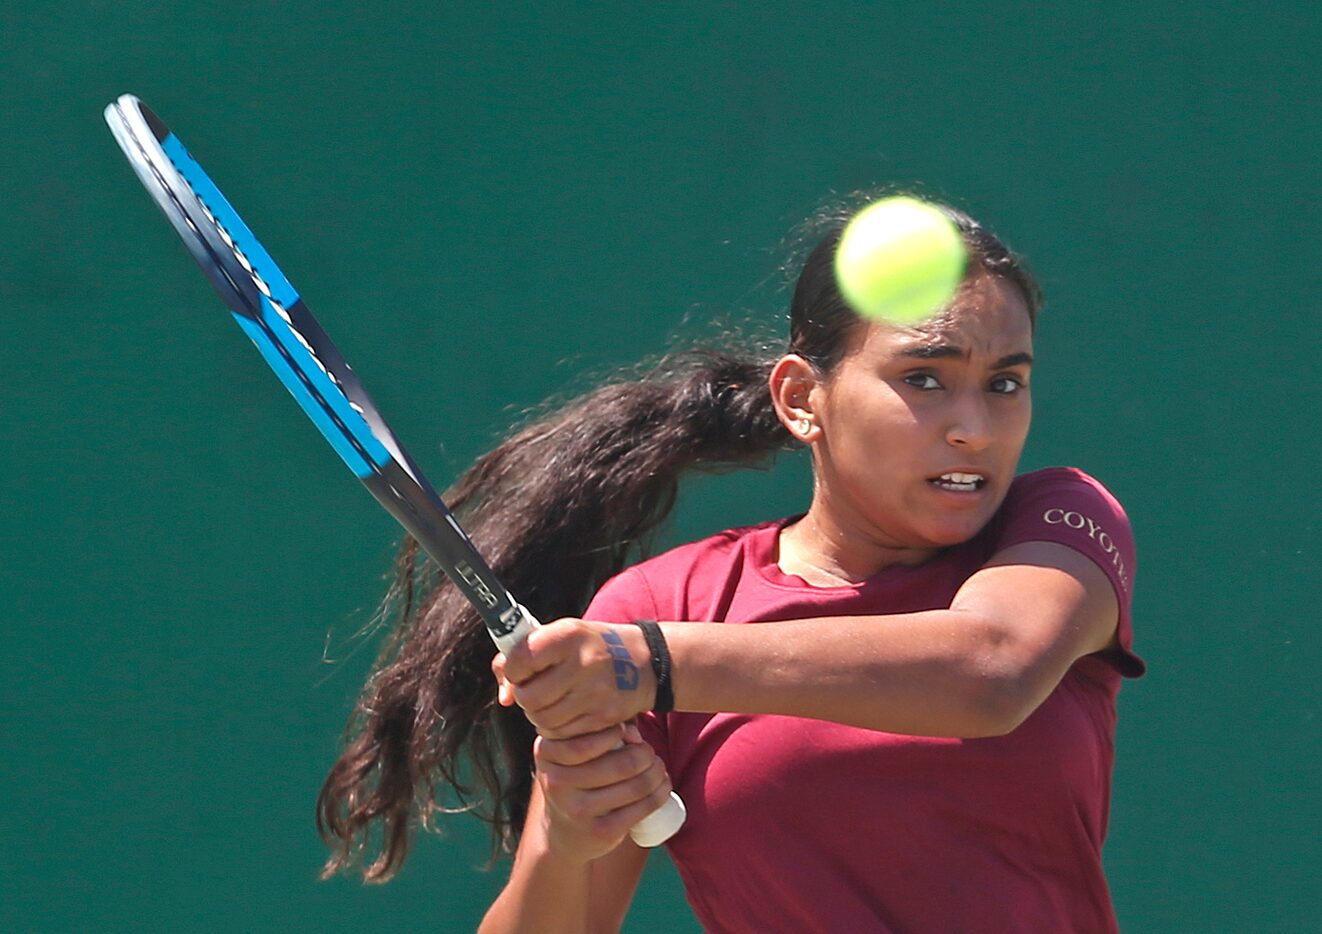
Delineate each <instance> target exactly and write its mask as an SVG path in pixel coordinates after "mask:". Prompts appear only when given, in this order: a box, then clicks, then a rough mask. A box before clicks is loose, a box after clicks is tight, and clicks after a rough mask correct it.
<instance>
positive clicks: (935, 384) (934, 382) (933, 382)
mask: <svg viewBox="0 0 1322 934" xmlns="http://www.w3.org/2000/svg"><path fill="white" fill-rule="evenodd" d="M904 381H905V382H906V383H908V384H909V385H910V386H912V387H913V388H915V389H924V390H931V389H940V388H941V382H940V381H939V380H938V379H937V378H936V377H935V376H933V375H932V374H931V373H910V374H909V375H908V376H906V377H905V378H904Z"/></svg>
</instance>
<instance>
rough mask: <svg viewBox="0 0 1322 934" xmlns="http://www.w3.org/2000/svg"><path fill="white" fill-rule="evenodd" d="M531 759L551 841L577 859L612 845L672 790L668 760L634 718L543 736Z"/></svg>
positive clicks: (585, 858) (605, 850) (597, 854)
mask: <svg viewBox="0 0 1322 934" xmlns="http://www.w3.org/2000/svg"><path fill="white" fill-rule="evenodd" d="M621 742H623V745H620V744H621ZM533 758H534V760H535V761H536V764H537V783H538V785H539V786H540V789H541V793H542V797H543V800H544V801H545V803H546V807H545V810H544V811H543V814H542V819H543V822H544V825H545V826H544V831H545V833H546V840H547V843H548V845H549V846H550V848H551V849H552V851H553V852H555V853H557V854H558V855H560V856H561V857H563V858H568V859H571V860H574V861H581V862H584V863H586V862H588V861H590V860H594V859H597V858H598V857H601V856H604V855H605V854H607V853H609V852H611V851H612V850H614V849H615V848H616V847H618V846H619V845H620V843H621V842H622V841H623V840H624V839H625V838H626V837H627V836H628V835H629V829H630V828H631V827H632V826H633V825H634V824H636V823H638V821H640V820H642V819H643V818H644V817H646V816H647V815H648V814H651V813H652V812H653V811H655V810H656V809H657V808H659V807H661V806H662V805H663V804H665V803H666V800H667V798H668V797H669V795H670V788H671V785H670V777H669V776H668V775H667V774H666V769H665V766H664V764H662V762H661V760H660V758H658V757H657V755H656V753H655V752H654V751H653V750H652V747H651V746H649V745H648V744H647V743H646V742H645V741H644V740H643V738H642V735H641V734H640V733H639V732H638V727H636V726H635V725H633V724H632V723H629V724H626V725H623V726H618V725H617V726H612V727H610V728H608V729H605V730H600V731H598V732H595V733H585V734H583V735H581V736H575V737H572V738H570V739H546V738H545V737H541V736H539V737H538V738H537V741H536V743H535V744H534V745H533Z"/></svg>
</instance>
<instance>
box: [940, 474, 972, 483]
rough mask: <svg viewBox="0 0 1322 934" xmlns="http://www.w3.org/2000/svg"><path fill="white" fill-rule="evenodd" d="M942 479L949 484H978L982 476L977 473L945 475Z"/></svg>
mask: <svg viewBox="0 0 1322 934" xmlns="http://www.w3.org/2000/svg"><path fill="white" fill-rule="evenodd" d="M941 479H942V480H945V481H947V482H949V483H977V482H978V481H979V480H981V479H982V476H981V474H976V473H943V474H942V475H941Z"/></svg>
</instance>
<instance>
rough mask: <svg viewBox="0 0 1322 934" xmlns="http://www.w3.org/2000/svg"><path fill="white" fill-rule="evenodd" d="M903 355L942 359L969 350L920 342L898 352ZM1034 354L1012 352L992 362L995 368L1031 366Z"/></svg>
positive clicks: (966, 353) (922, 358) (952, 345)
mask: <svg viewBox="0 0 1322 934" xmlns="http://www.w3.org/2000/svg"><path fill="white" fill-rule="evenodd" d="M898 356H901V357H915V358H917V359H919V360H940V359H944V358H947V357H966V356H968V351H966V350H964V349H963V348H961V347H956V346H955V345H954V344H919V345H917V346H915V347H906V348H905V349H904V350H901V351H900V352H899V354H898ZM1032 363H1033V355H1032V354H1031V353H1024V352H1020V353H1012V354H1006V355H1005V356H1004V357H1001V359H999V360H997V361H996V362H995V363H993V364H992V366H991V368H992V369H993V370H1003V369H1006V368H1007V367H1012V366H1031V365H1032Z"/></svg>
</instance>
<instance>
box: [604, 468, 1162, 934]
mask: <svg viewBox="0 0 1322 934" xmlns="http://www.w3.org/2000/svg"><path fill="white" fill-rule="evenodd" d="M790 521H792V520H791V519H785V520H780V521H776V522H769V523H764V524H762V525H757V526H752V527H747V528H741V529H732V530H729V531H726V532H722V533H720V534H718V535H715V536H712V537H710V538H707V539H704V540H702V541H699V542H694V543H692V544H689V545H685V546H682V547H680V548H677V549H674V550H672V551H669V552H667V553H665V554H663V555H660V556H658V557H656V558H653V559H651V560H649V561H645V562H643V563H641V564H639V565H636V566H634V567H632V568H629V569H627V570H626V571H624V572H622V573H621V574H620V575H618V576H616V577H615V578H613V579H612V580H611V581H608V582H607V584H606V585H605V586H604V587H603V588H602V589H601V591H600V592H599V593H598V595H597V597H596V598H595V599H594V600H593V602H592V604H591V606H589V608H588V610H587V611H586V612H585V614H584V615H585V617H586V618H589V619H597V620H603V621H607V622H627V621H630V620H633V619H643V618H647V619H660V620H667V621H670V620H677V621H683V620H694V621H710V622H723V623H726V624H731V625H759V626H766V627H767V637H768V638H774V637H775V628H774V627H775V623H776V622H777V621H783V620H792V619H806V618H811V617H816V616H839V615H876V616H883V617H884V615H885V614H892V613H909V612H918V611H922V610H932V609H941V608H945V607H948V606H949V605H950V603H951V600H952V599H953V598H954V596H955V594H956V592H957V591H958V590H959V588H960V586H961V585H962V584H963V583H964V582H965V581H966V580H967V579H968V578H969V577H970V576H972V574H973V573H974V572H976V571H977V570H978V569H979V568H980V567H982V566H983V565H984V564H985V563H986V562H987V561H988V560H989V559H990V558H991V557H992V556H993V555H995V554H996V553H998V552H1000V551H1003V550H1004V549H1006V548H1008V547H1010V546H1012V545H1015V544H1018V543H1021V542H1027V541H1051V542H1057V543H1060V544H1063V545H1066V546H1068V547H1070V548H1073V549H1075V550H1077V551H1079V552H1080V553H1082V554H1084V555H1085V556H1087V557H1088V558H1090V559H1091V560H1093V561H1094V562H1095V563H1096V564H1097V565H1098V567H1100V568H1101V569H1102V570H1103V571H1104V572H1105V573H1106V575H1107V577H1108V578H1109V580H1110V581H1111V584H1112V586H1113V587H1114V589H1115V592H1116V597H1117V601H1118V603H1119V606H1120V618H1119V621H1118V629H1117V635H1118V643H1119V648H1117V649H1115V650H1112V651H1107V652H1103V653H1098V654H1095V655H1090V656H1086V657H1084V658H1081V659H1079V660H1078V661H1077V662H1075V664H1074V665H1073V666H1072V667H1071V668H1070V670H1069V671H1068V672H1067V673H1066V675H1065V677H1064V678H1063V679H1062V680H1061V682H1060V684H1059V685H1058V686H1057V687H1056V688H1055V690H1053V691H1052V692H1051V694H1050V695H1049V696H1048V697H1047V699H1046V700H1045V701H1043V703H1042V704H1041V705H1040V706H1039V707H1038V708H1037V709H1036V710H1035V711H1034V712H1033V713H1032V714H1031V715H1030V716H1029V717H1028V718H1027V719H1026V720H1025V721H1024V723H1022V724H1021V725H1020V726H1019V727H1017V728H1016V729H1015V730H1013V731H1012V732H1010V733H1008V734H1006V735H1004V736H997V737H986V738H977V739H957V738H949V737H926V736H909V735H901V734H895V733H886V732H882V731H876V730H866V729H862V728H858V727H852V726H845V725H841V724H836V723H828V722H825V721H820V720H810V719H805V718H798V717H786V716H773V715H747V714H737V713H715V714H706V713H703V714H698V713H671V714H667V715H647V716H645V717H643V718H641V719H640V723H639V726H640V728H641V729H642V730H643V735H644V736H645V737H646V738H647V739H648V741H649V742H650V743H651V744H652V745H653V746H654V747H655V748H656V750H657V752H658V754H659V755H660V756H661V758H662V759H663V760H664V761H665V763H666V766H667V769H668V770H669V773H670V776H671V779H672V781H673V782H674V785H675V788H676V790H677V791H678V792H679V793H680V795H681V796H682V797H683V798H684V800H685V803H686V804H687V806H688V808H689V819H688V821H687V823H686V824H685V826H684V828H683V829H682V830H681V831H680V832H679V833H678V834H677V835H676V836H675V837H674V838H673V839H672V840H671V841H670V843H669V844H667V846H668V848H669V850H670V854H671V856H672V858H673V859H674V861H675V864H676V867H677V868H678V870H679V873H680V875H681V877H682V878H683V880H684V884H685V891H686V894H687V897H688V900H689V903H690V905H691V906H692V907H693V910H694V912H695V913H696V915H697V916H698V919H699V920H700V921H701V922H702V924H703V926H704V928H706V929H707V930H709V931H719V932H750V934H751V932H759V934H772V932H779V931H784V932H796V934H799V932H811V931H821V932H846V931H847V932H855V931H858V932H865V931H896V932H899V931H906V932H908V931H940V932H955V931H968V932H983V931H985V932H996V934H1007V932H1016V931H1023V932H1042V931H1074V932H1085V931H1103V932H1109V931H1114V930H1115V929H1116V924H1115V919H1114V913H1113V911H1112V908H1111V902H1110V896H1109V893H1108V890H1107V886H1106V881H1105V878H1104V876H1103V874H1102V860H1101V851H1102V842H1103V840H1104V838H1105V835H1106V824H1107V812H1108V807H1109V798H1110V779H1111V768H1112V763H1113V759H1114V746H1113V738H1114V730H1115V721H1116V711H1115V699H1116V693H1117V690H1118V688H1119V684H1120V680H1121V678H1122V677H1125V676H1127V677H1137V676H1139V675H1141V674H1142V673H1143V669H1144V666H1143V662H1142V661H1141V660H1140V659H1139V658H1138V656H1137V655H1135V654H1134V653H1133V650H1132V640H1133V626H1132V621H1131V617H1130V604H1131V591H1132V586H1133V580H1134V571H1135V553H1134V542H1133V535H1132V533H1131V530H1130V526H1129V521H1128V519H1127V517H1126V516H1125V512H1124V510H1123V509H1122V508H1121V506H1120V504H1119V503H1118V502H1117V501H1116V500H1115V498H1114V497H1113V496H1111V494H1110V493H1109V492H1108V491H1107V490H1106V489H1105V488H1104V487H1103V486H1102V485H1101V484H1100V483H1098V482H1097V481H1096V480H1094V479H1092V478H1091V477H1089V476H1088V475H1086V474H1084V473H1083V472H1081V471H1079V470H1075V469H1073V468H1050V469H1047V470H1041V471H1037V472H1034V473H1029V474H1025V475H1022V476H1020V477H1018V478H1016V480H1015V481H1014V483H1013V484H1012V486H1011V489H1010V491H1009V492H1008V493H1007V495H1006V499H1005V502H1004V503H1003V504H1002V506H1001V508H1000V509H999V510H998V511H997V513H996V515H995V516H994V517H993V519H992V521H991V522H990V523H989V524H988V525H987V527H986V528H984V529H983V530H982V531H981V532H980V533H979V534H978V535H977V536H976V537H975V538H973V539H971V540H970V541H968V542H965V543H963V544H961V545H957V546H954V547H951V548H948V549H945V550H944V551H942V552H940V553H938V554H937V555H936V556H935V557H934V558H932V559H931V560H929V561H928V562H926V563H924V564H922V565H919V566H915V567H908V566H899V565H894V566H891V567H888V568H885V569H883V570H882V571H881V572H879V573H878V574H877V575H875V576H874V577H872V578H869V579H868V580H866V581H863V582H860V583H858V584H854V585H850V586H843V587H815V586H812V585H810V584H808V583H806V582H805V581H803V580H802V579H801V578H798V577H796V576H793V575H789V574H786V573H784V572H782V571H781V570H780V569H779V567H778V565H777V549H778V543H779V534H780V531H781V530H782V529H783V528H784V527H785V526H786V525H787V524H788V523H789V522H790ZM877 638H878V639H884V638H885V620H884V618H883V619H879V621H878V632H877Z"/></svg>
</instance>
